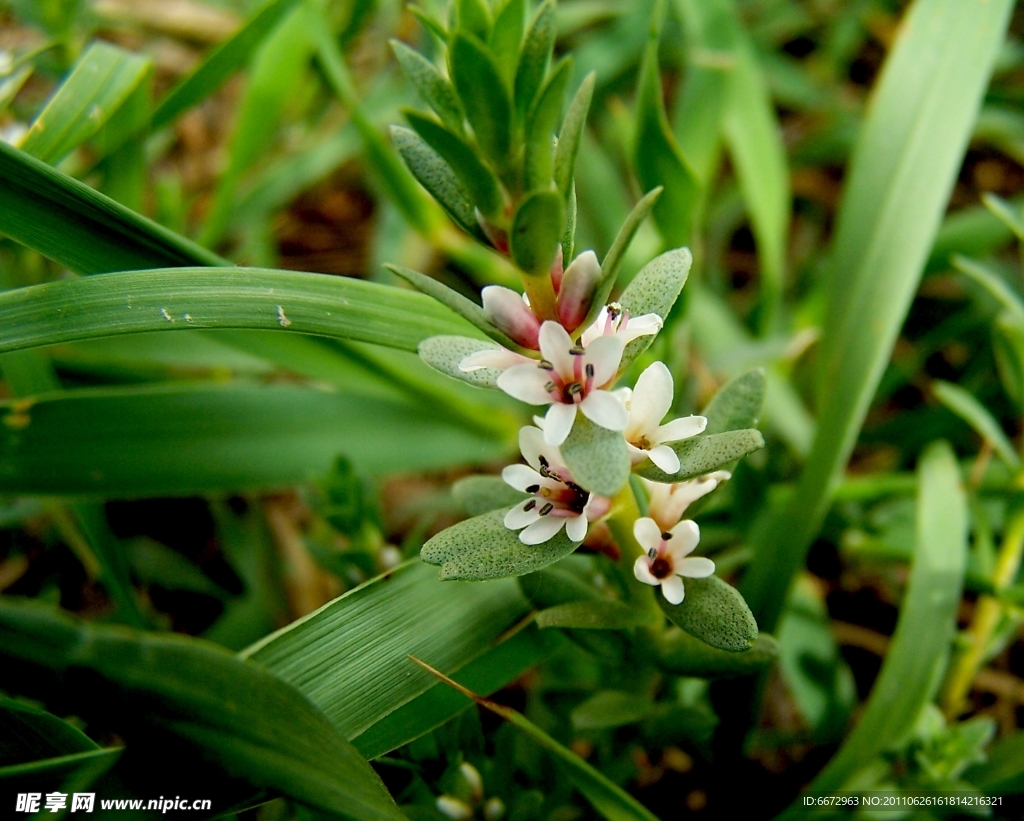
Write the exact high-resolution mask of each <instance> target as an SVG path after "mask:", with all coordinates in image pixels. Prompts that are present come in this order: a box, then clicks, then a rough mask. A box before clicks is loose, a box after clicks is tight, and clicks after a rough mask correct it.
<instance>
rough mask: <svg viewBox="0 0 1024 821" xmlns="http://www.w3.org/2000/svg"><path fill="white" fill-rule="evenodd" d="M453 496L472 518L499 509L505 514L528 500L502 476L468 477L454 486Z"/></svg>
mask: <svg viewBox="0 0 1024 821" xmlns="http://www.w3.org/2000/svg"><path fill="white" fill-rule="evenodd" d="M452 495H453V496H454V497H455V500H456V501H457V502H458V503H459V504H460V505H462V509H463V510H465V511H466V513H468V514H469V515H470V516H479V515H481V514H483V513H490V512H491V511H492V510H498V509H499V508H500V509H501V511H502V512H504V511H506V510H508V509H509V508H510V507H512V506H513V505H517V504H519V503H520V502H522V501H525V500H526V498H527V495H526V494H525V493H523V492H522V491H519V490H516V489H515V488H514V487H512V486H511V485H509V484H508V483H507V482H506V481H505V480H504V479H502V478H501V477H500V476H466V477H465V478H463V479H459V480H458V481H457V482H456V483H455V484H453V485H452Z"/></svg>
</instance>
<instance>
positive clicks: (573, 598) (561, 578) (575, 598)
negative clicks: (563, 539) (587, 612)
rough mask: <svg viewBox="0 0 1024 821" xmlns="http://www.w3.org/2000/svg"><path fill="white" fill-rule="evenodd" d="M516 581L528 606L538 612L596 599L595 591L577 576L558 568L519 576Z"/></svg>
mask: <svg viewBox="0 0 1024 821" xmlns="http://www.w3.org/2000/svg"><path fill="white" fill-rule="evenodd" d="M517 581H518V582H519V586H520V587H521V588H522V590H523V594H524V595H525V596H526V598H527V599H528V600H529V602H530V604H532V605H533V606H534V607H535V608H537V609H538V610H543V609H545V608H546V609H552V608H554V607H556V606H558V605H561V604H569V603H572V602H580V601H594V600H596V599H597V598H598V594H597V591H595V590H594V588H592V587H590V586H589V585H588V584H586V583H585V582H584V581H582V580H581V579H580V578H579V576H576V575H574V574H572V573H570V572H569V571H567V570H564V569H562V568H559V567H548V568H545V569H544V570H538V571H537V572H536V573H530V574H529V575H528V576H520V577H519V579H518V580H517Z"/></svg>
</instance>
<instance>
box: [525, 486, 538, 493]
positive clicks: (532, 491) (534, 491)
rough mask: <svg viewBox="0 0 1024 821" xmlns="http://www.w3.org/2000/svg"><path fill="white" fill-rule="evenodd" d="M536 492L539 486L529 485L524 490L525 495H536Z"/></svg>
mask: <svg viewBox="0 0 1024 821" xmlns="http://www.w3.org/2000/svg"><path fill="white" fill-rule="evenodd" d="M538 490H540V485H530V486H529V487H528V488H527V489H526V492H527V493H536V492H537V491H538Z"/></svg>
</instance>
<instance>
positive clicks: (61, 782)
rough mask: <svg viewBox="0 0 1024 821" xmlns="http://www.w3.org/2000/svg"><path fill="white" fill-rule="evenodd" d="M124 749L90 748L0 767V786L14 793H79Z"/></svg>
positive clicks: (104, 771)
mask: <svg viewBox="0 0 1024 821" xmlns="http://www.w3.org/2000/svg"><path fill="white" fill-rule="evenodd" d="M123 752H124V748H123V747H113V748H107V749H102V750H100V749H90V750H87V751H85V752H80V753H69V754H67V755H60V756H54V757H53V758H44V759H40V760H37V761H29V762H26V763H24V764H13V765H10V766H7V767H0V787H2V788H5V789H7V790H10V792H11V793H12V794H14V793H24V792H39V793H49V792H54V791H57V792H62V793H64V794H66V795H69V796H70V794H71V793H75V792H83V791H85V790H86V789H88V788H89V787H91V786H92V785H93V784H95V783H96V781H98V780H99V778H100V777H101V776H102V775H104V773H106V772H107V770H109V769H110V768H111V767H113V766H114V764H116V763H117V761H118V759H120V758H121V754H122V753H123Z"/></svg>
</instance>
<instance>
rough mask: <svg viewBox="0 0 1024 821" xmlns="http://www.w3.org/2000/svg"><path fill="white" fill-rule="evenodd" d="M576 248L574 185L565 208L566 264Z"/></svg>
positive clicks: (563, 243) (563, 238)
mask: <svg viewBox="0 0 1024 821" xmlns="http://www.w3.org/2000/svg"><path fill="white" fill-rule="evenodd" d="M575 250H576V186H575V185H573V186H572V191H571V192H570V193H569V202H568V204H567V205H566V208H565V230H564V231H562V259H563V260H565V261H566V263H565V264H566V265H568V264H569V261H571V260H572V259H574V256H573V252H574V251H575ZM581 327H583V328H585V327H587V325H586V323H585V322H584V323H581Z"/></svg>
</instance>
